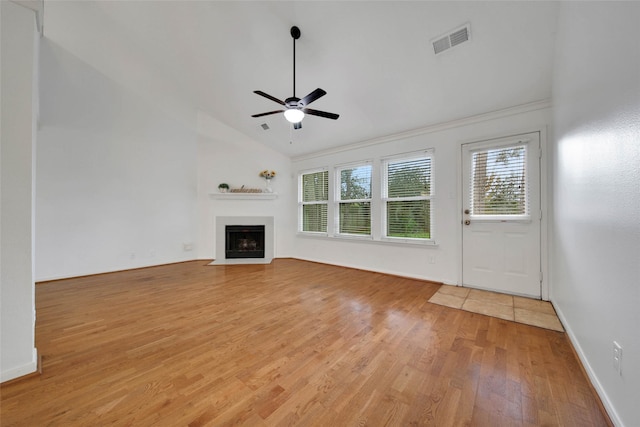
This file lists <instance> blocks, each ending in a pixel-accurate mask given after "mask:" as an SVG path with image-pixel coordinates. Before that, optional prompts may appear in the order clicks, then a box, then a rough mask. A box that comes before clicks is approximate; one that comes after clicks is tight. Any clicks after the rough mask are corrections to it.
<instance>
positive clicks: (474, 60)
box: [44, 1, 557, 156]
mask: <svg viewBox="0 0 640 427" xmlns="http://www.w3.org/2000/svg"><path fill="white" fill-rule="evenodd" d="M556 8H557V4H556V3H555V2H520V1H514V2H484V1H472V2H431V1H425V2H420V1H411V2H400V1H370V2H365V1H357V2H356V1H336V2H326V1H320V2H314V1H295V2H282V1H280V2H270V1H257V2H243V1H234V2H223V1H210V2H207V1H193V2H190V1H141V2H133V1H129V2H124V1H123V2H113V1H103V2H85V1H83V2H62V1H55V2H54V1H47V2H46V3H45V18H44V28H45V29H44V32H45V36H46V37H49V38H51V39H52V41H53V42H55V43H59V44H60V45H61V46H62V47H64V48H65V49H68V50H69V51H71V52H72V53H74V54H75V55H77V56H78V57H80V58H81V59H82V60H84V61H86V62H88V63H89V64H90V65H91V66H93V67H95V68H97V69H99V70H100V72H102V73H104V74H106V75H108V76H109V77H110V78H113V79H115V80H117V81H119V83H121V84H123V85H126V86H128V87H131V88H135V90H139V91H141V92H146V93H148V94H151V93H155V94H160V93H162V94H165V95H166V97H165V98H163V99H165V100H166V99H169V98H170V99H173V100H175V104H182V105H186V106H189V108H194V109H197V110H200V111H202V112H203V113H205V114H207V115H209V116H211V117H213V118H215V119H217V120H219V121H220V122H222V123H224V124H226V125H227V126H229V127H231V128H233V129H236V130H237V131H239V132H241V133H243V134H245V135H247V136H249V137H251V138H253V139H255V140H256V141H258V142H261V143H264V144H265V145H267V146H269V147H271V148H273V149H275V150H278V151H280V152H282V153H284V154H286V155H290V156H298V155H302V154H305V153H311V152H315V151H320V150H324V149H329V148H332V147H336V146H340V145H345V144H351V143H358V142H362V141H366V140H370V139H373V138H378V137H382V136H387V135H391V134H396V133H401V132H404V131H410V130H414V129H418V128H422V127H426V126H429V125H433V124H438V123H443V122H447V121H451V120H456V119H460V118H464V117H469V116H473V115H477V114H481V113H485V112H490V111H495V110H499V109H503V108H508V107H512V106H517V105H521V104H525V103H529V102H534V101H538V100H543V99H548V98H549V97H550V96H551V80H552V79H551V74H552V64H553V57H554V34H555V31H556ZM464 24H469V25H470V29H471V31H470V34H471V38H470V40H469V41H468V42H465V43H463V44H461V45H459V46H457V47H455V48H452V49H449V50H447V51H445V52H443V53H441V54H438V55H435V54H434V50H433V47H432V44H431V42H432V41H433V40H434V39H435V38H437V37H438V36H441V35H444V34H446V33H448V32H450V31H451V30H454V29H456V28H458V27H460V26H461V25H464ZM293 25H296V26H298V27H299V28H300V29H301V31H302V36H301V37H300V39H299V40H298V41H297V43H296V80H297V81H296V89H297V90H296V95H297V96H298V97H302V96H304V95H306V94H307V93H309V92H311V91H312V90H314V89H315V88H317V87H320V88H323V89H324V90H326V91H327V95H326V96H324V97H322V98H320V99H319V100H317V101H316V102H315V103H314V104H313V105H312V108H315V109H318V110H323V111H331V112H335V113H338V114H340V118H339V119H338V120H337V121H333V120H328V119H324V118H319V117H310V116H307V117H306V118H305V119H304V121H303V128H302V129H300V130H292V129H291V125H290V124H289V123H288V122H286V120H285V119H284V117H283V116H282V115H281V114H277V115H271V116H265V117H262V118H252V117H251V115H252V114H255V113H261V112H265V111H270V110H275V109H278V107H279V106H278V104H276V103H274V102H272V101H269V100H268V99H265V98H263V97H259V96H257V95H255V94H253V93H252V92H253V91H254V90H262V91H264V92H267V93H269V94H271V95H273V96H275V97H278V98H280V99H285V98H287V97H289V96H291V95H292V90H293V88H292V43H293V42H292V38H291V35H290V33H289V30H290V28H291V26H293ZM158 96H159V95H158ZM263 123H266V124H267V125H268V126H269V130H264V129H263V127H262V126H261V125H262V124H263Z"/></svg>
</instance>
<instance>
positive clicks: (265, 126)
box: [260, 123, 269, 130]
mask: <svg viewBox="0 0 640 427" xmlns="http://www.w3.org/2000/svg"><path fill="white" fill-rule="evenodd" d="M260 126H262V129H264V130H269V125H268V124H266V123H263V124H261V125H260Z"/></svg>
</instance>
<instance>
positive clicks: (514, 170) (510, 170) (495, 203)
mask: <svg viewBox="0 0 640 427" xmlns="http://www.w3.org/2000/svg"><path fill="white" fill-rule="evenodd" d="M526 157H527V146H526V145H525V144H519V145H514V146H509V147H502V148H493V149H488V150H481V151H475V152H473V153H472V157H471V168H472V170H471V183H470V185H471V188H470V190H471V191H470V192H469V194H470V198H471V200H470V201H469V202H470V203H469V204H470V206H471V215H475V216H481V217H490V216H496V215H498V216H504V215H509V216H513V215H515V216H526V215H528V214H529V213H528V203H527V198H528V194H527V193H528V192H527V182H526V173H525V171H526V168H525V165H526V160H527V159H526Z"/></svg>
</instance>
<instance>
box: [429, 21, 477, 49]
mask: <svg viewBox="0 0 640 427" xmlns="http://www.w3.org/2000/svg"><path fill="white" fill-rule="evenodd" d="M469 35H470V26H469V24H466V25H464V26H463V27H459V28H456V29H455V30H453V31H451V32H449V33H448V34H446V35H444V36H440V37H438V38H436V39H435V40H434V41H433V42H432V43H433V51H434V52H435V54H436V55H437V54H439V53H441V52H444V51H445V50H447V49H450V48H452V47H454V46H457V45H459V44H460V43H464V42H466V41H467V40H469Z"/></svg>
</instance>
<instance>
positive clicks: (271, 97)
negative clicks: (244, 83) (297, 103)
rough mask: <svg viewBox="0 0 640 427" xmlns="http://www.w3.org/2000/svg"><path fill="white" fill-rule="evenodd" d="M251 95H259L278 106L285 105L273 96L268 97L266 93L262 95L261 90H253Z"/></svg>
mask: <svg viewBox="0 0 640 427" xmlns="http://www.w3.org/2000/svg"><path fill="white" fill-rule="evenodd" d="M253 93H255V94H258V95H260V96H264V97H265V98H267V99H270V100H272V101H273V102H277V103H278V104H280V105H286V104H285V103H284V101H280V100H279V99H278V98H276V97H275V96H271V95H269V94H268V93H264V92H263V91H261V90H254V91H253Z"/></svg>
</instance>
